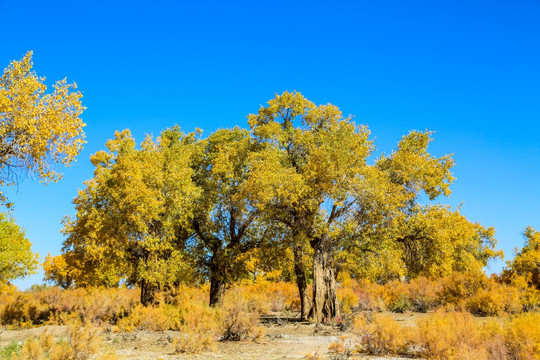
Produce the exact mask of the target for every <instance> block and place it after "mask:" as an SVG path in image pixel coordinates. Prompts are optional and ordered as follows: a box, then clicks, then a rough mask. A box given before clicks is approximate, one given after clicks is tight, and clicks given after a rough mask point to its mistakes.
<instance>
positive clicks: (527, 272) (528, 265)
mask: <svg viewBox="0 0 540 360" xmlns="http://www.w3.org/2000/svg"><path fill="white" fill-rule="evenodd" d="M523 235H524V236H525V245H524V246H523V247H522V248H521V249H517V248H516V256H515V257H514V259H513V260H510V261H508V262H507V263H506V269H505V270H504V271H503V278H504V279H505V280H506V281H508V282H510V281H512V280H515V278H517V277H521V278H522V279H523V280H524V281H525V282H526V283H527V285H528V286H529V287H531V288H533V289H536V290H540V232H538V231H536V230H535V229H534V228H533V227H532V226H529V227H527V228H526V229H525V231H524V232H523Z"/></svg>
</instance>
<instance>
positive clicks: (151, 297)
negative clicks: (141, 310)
mask: <svg viewBox="0 0 540 360" xmlns="http://www.w3.org/2000/svg"><path fill="white" fill-rule="evenodd" d="M140 287H141V304H143V305H144V306H148V305H152V304H154V303H155V301H156V293H157V291H158V287H157V286H156V285H154V284H152V283H150V282H148V281H146V280H142V281H141V284H140Z"/></svg>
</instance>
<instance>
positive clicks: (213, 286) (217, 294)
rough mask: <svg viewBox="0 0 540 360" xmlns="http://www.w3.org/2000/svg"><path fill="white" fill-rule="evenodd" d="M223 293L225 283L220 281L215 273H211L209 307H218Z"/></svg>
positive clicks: (219, 277)
mask: <svg viewBox="0 0 540 360" xmlns="http://www.w3.org/2000/svg"><path fill="white" fill-rule="evenodd" d="M224 293H225V282H224V281H222V280H221V276H220V274H219V273H217V271H216V272H214V271H212V274H211V275H210V306H216V305H218V304H219V303H220V302H221V299H222V298H223V294H224Z"/></svg>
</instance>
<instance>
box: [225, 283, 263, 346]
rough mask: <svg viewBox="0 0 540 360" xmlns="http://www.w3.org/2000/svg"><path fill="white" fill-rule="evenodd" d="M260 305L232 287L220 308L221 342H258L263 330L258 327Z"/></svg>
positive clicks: (255, 299)
mask: <svg viewBox="0 0 540 360" xmlns="http://www.w3.org/2000/svg"><path fill="white" fill-rule="evenodd" d="M260 314H261V304H260V303H259V302H258V299H257V298H254V297H252V296H251V294H249V293H248V292H246V291H243V290H242V289H241V288H237V287H233V288H232V289H230V290H229V291H228V292H227V293H226V294H225V296H224V298H223V301H222V303H221V306H220V314H219V329H220V333H221V339H222V340H230V341H240V340H247V339H251V340H259V339H260V338H262V336H264V328H262V327H260V326H258V323H259V316H260Z"/></svg>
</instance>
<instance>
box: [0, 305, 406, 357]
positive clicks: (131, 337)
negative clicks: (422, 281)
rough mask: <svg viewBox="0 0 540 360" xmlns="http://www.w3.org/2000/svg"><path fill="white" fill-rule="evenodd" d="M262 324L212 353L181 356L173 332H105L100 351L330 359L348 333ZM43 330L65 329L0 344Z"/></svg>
mask: <svg viewBox="0 0 540 360" xmlns="http://www.w3.org/2000/svg"><path fill="white" fill-rule="evenodd" d="M395 316H396V319H397V320H399V321H403V323H404V324H407V323H409V322H411V323H412V321H413V316H412V315H407V314H405V315H395ZM263 326H264V327H265V330H266V335H265V336H264V337H263V338H262V339H261V340H260V341H258V342H252V341H245V342H244V341H242V342H218V344H217V346H216V348H215V350H214V351H212V352H205V353H201V354H180V355H176V354H174V353H173V351H174V349H173V346H172V344H171V341H172V339H173V338H175V337H176V336H178V334H179V333H178V332H175V331H137V332H133V333H107V332H105V333H103V335H102V338H103V343H102V351H103V352H104V353H107V352H113V353H115V354H116V355H117V356H118V357H120V358H121V359H156V360H157V359H163V360H165V359H231V360H232V359H238V360H242V359H303V358H305V356H306V355H307V354H308V353H311V354H312V355H313V354H317V355H319V356H320V357H321V358H322V359H329V356H328V346H329V345H330V344H331V343H332V342H334V341H337V340H338V339H339V338H340V337H341V336H347V335H348V333H347V332H346V331H340V330H338V329H334V328H332V327H330V326H324V327H321V328H318V329H316V328H315V326H314V325H313V324H307V323H299V322H290V321H283V320H279V319H266V321H263ZM43 331H49V332H51V333H52V334H53V335H54V336H55V337H57V338H61V337H65V331H66V329H65V327H64V326H43V327H40V328H35V329H29V330H3V331H2V332H1V333H0V346H5V345H8V344H9V343H11V342H13V341H17V342H23V341H24V340H25V339H26V338H29V337H39V334H40V333H41V332H43ZM356 359H372V360H374V359H377V357H370V356H366V355H358V356H357V357H356ZM381 359H382V358H381ZM384 359H400V358H389V357H385V358H384Z"/></svg>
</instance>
